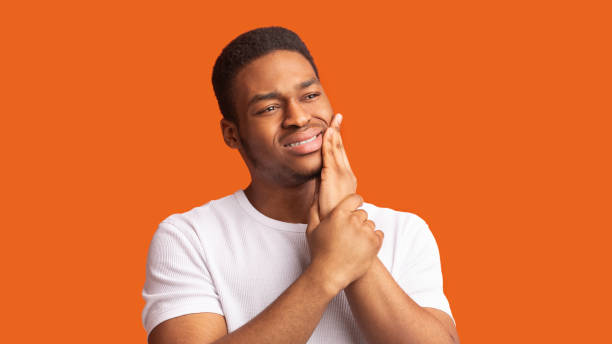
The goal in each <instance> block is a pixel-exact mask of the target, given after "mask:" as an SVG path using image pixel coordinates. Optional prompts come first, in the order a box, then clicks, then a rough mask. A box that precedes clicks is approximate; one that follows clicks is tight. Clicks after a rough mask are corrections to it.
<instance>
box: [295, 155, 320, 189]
mask: <svg viewBox="0 0 612 344" xmlns="http://www.w3.org/2000/svg"><path fill="white" fill-rule="evenodd" d="M300 165H302V166H295V165H294V166H293V168H292V169H291V170H292V171H291V179H293V180H294V181H295V182H296V183H298V184H302V183H305V182H307V181H310V180H312V179H314V178H317V177H319V176H321V169H322V168H323V164H322V162H321V159H320V158H319V159H318V161H316V162H315V161H313V162H312V163H304V164H300Z"/></svg>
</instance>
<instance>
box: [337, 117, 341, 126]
mask: <svg viewBox="0 0 612 344" xmlns="http://www.w3.org/2000/svg"><path fill="white" fill-rule="evenodd" d="M336 117H338V119H337V121H338V126H340V123H342V115H341V114H337V115H336Z"/></svg>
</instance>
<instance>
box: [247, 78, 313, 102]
mask: <svg viewBox="0 0 612 344" xmlns="http://www.w3.org/2000/svg"><path fill="white" fill-rule="evenodd" d="M320 83H321V82H320V81H319V79H317V78H312V79H309V80H306V81H302V82H300V83H299V84H298V85H297V86H296V87H295V88H296V89H298V90H303V89H305V88H307V87H309V86H311V85H314V84H320ZM280 97H281V94H280V93H279V92H276V91H274V92H269V93H263V94H256V95H255V96H253V98H251V100H250V101H249V104H248V105H247V106H251V105H252V104H253V103H256V102H258V101H261V100H267V99H279V98H280Z"/></svg>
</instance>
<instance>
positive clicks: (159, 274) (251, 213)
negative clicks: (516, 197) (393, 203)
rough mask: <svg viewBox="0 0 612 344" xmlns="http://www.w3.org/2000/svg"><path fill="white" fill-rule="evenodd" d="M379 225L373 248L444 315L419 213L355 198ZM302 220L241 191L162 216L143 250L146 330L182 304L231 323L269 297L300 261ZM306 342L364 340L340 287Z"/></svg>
mask: <svg viewBox="0 0 612 344" xmlns="http://www.w3.org/2000/svg"><path fill="white" fill-rule="evenodd" d="M361 208H362V209H364V210H365V211H366V212H367V213H368V218H369V219H370V220H372V221H374V223H376V228H377V229H380V230H382V231H383V232H384V233H385V239H384V241H383V245H382V247H381V249H380V251H379V252H378V258H379V259H380V260H381V261H382V263H383V264H384V265H385V266H386V267H387V269H388V270H389V271H390V272H391V275H392V276H393V278H394V279H395V281H396V282H397V283H398V284H399V286H400V287H401V288H402V289H403V290H404V291H405V292H406V293H407V294H408V295H409V296H410V297H411V298H412V299H413V300H414V301H415V302H416V303H417V304H419V305H420V306H422V307H433V308H438V309H441V310H443V311H445V312H446V313H448V314H449V315H450V316H451V317H452V314H451V311H450V306H449V304H448V301H447V299H446V297H445V295H444V292H443V290H442V272H441V269H440V256H439V253H438V246H437V245H436V241H435V239H434V237H433V235H432V233H431V231H430V230H429V228H428V226H427V224H426V223H425V221H423V220H422V219H421V218H420V217H419V216H417V215H415V214H412V213H407V212H399V211H395V210H392V209H388V208H378V207H376V206H374V205H372V204H369V203H365V202H364V203H363V205H362V206H361ZM305 231H306V224H299V223H287V222H281V221H278V220H275V219H272V218H269V217H267V216H265V215H263V214H262V213H260V212H259V211H258V210H257V209H255V207H253V205H251V203H250V202H249V200H248V198H247V197H246V195H245V194H244V192H243V190H238V191H236V192H235V193H234V194H232V195H229V196H226V197H223V198H220V199H217V200H213V201H210V202H208V203H206V204H204V205H202V206H200V207H196V208H193V209H191V210H189V211H187V212H185V213H182V214H173V215H170V216H169V217H168V218H166V219H165V220H163V221H162V222H161V224H160V225H159V227H158V228H157V231H156V232H155V234H154V236H153V239H152V241H151V245H150V247H149V253H148V257H147V268H146V281H145V284H144V288H143V291H142V296H143V298H144V299H145V301H146V305H145V307H144V310H143V312H142V321H143V324H144V327H145V330H146V331H147V333H151V330H152V329H153V328H154V327H155V326H157V325H158V324H160V323H161V322H163V321H165V320H168V319H171V318H174V317H177V316H181V315H185V314H190V313H199V312H212V313H217V314H221V315H223V316H224V317H225V321H226V323H227V329H228V331H229V332H232V331H234V330H236V329H238V328H239V327H241V326H242V325H244V324H245V323H247V322H249V321H250V320H251V319H253V318H254V317H255V316H256V315H257V314H259V313H260V312H261V311H263V310H264V309H265V308H266V307H267V306H268V305H269V304H271V303H272V302H274V301H275V300H276V299H277V298H278V296H280V295H281V294H282V293H283V292H284V291H285V290H286V289H287V288H288V287H289V286H290V285H291V284H293V282H295V280H296V279H297V278H298V277H299V276H300V275H301V274H302V272H303V271H304V270H305V269H306V267H307V266H308V265H309V263H310V255H309V249H308V243H307V241H306V235H305ZM308 343H338V344H341V343H366V340H365V338H364V336H363V334H362V333H361V331H360V329H359V327H358V326H357V323H356V321H355V318H354V317H353V315H352V313H351V310H350V307H349V303H348V300H347V298H346V295H345V294H344V291H341V292H340V293H339V294H338V295H336V297H334V299H332V301H331V302H330V303H329V304H328V306H327V309H326V310H325V312H324V313H323V316H322V318H321V321H320V322H319V324H318V325H317V327H316V328H315V330H314V332H313V334H312V336H311V337H310V339H309V341H308Z"/></svg>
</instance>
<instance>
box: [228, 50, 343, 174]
mask: <svg viewBox="0 0 612 344" xmlns="http://www.w3.org/2000/svg"><path fill="white" fill-rule="evenodd" d="M233 96H234V97H233V99H234V103H235V109H236V112H237V116H238V121H239V135H240V139H241V142H242V148H241V149H240V153H241V154H242V157H243V159H244V160H245V162H246V164H247V166H248V167H249V170H250V171H251V176H252V178H264V179H266V180H268V181H269V182H272V183H276V184H282V185H287V186H289V185H298V184H302V183H304V182H306V181H308V180H310V179H312V178H314V177H316V176H318V175H319V173H320V172H321V167H322V156H321V146H322V139H323V132H324V131H325V129H327V127H328V126H329V123H330V121H331V118H332V116H333V110H332V107H331V105H330V103H329V100H328V99H327V96H326V95H325V92H324V91H323V87H322V86H321V84H320V83H319V81H318V79H317V77H316V75H315V72H314V70H313V68H312V66H311V65H310V63H309V62H308V60H307V59H306V58H304V57H303V56H302V55H301V54H300V53H297V52H293V51H286V50H278V51H275V52H272V53H269V54H267V55H265V56H262V57H260V58H258V59H255V60H253V61H252V62H251V63H249V64H248V65H247V66H245V67H244V68H243V69H242V70H241V71H240V72H239V73H238V74H237V75H236V78H235V80H234V91H233Z"/></svg>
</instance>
